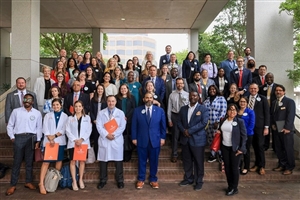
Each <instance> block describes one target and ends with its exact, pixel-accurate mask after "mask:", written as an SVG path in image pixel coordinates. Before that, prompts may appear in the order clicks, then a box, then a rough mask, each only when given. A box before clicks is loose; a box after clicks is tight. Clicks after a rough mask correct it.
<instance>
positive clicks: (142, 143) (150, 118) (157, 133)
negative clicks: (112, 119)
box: [131, 93, 166, 189]
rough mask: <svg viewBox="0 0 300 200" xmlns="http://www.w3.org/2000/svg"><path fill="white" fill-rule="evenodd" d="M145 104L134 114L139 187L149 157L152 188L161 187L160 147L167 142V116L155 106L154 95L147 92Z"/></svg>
mask: <svg viewBox="0 0 300 200" xmlns="http://www.w3.org/2000/svg"><path fill="white" fill-rule="evenodd" d="M143 101H144V103H145V105H144V106H140V107H137V108H135V109H134V112H133V116H132V128H131V137H132V143H133V144H134V145H136V146H137V153H138V181H137V183H136V188H137V189H142V188H143V186H144V181H145V179H146V166H147V159H149V164H150V176H149V181H150V185H151V187H152V188H154V189H157V188H159V184H158V182H157V176H156V174H157V171H158V158H159V152H160V147H161V146H162V145H164V144H165V138H166V116H165V112H164V110H163V109H162V108H160V107H157V106H153V95H152V94H151V93H146V94H145V96H144V99H143Z"/></svg>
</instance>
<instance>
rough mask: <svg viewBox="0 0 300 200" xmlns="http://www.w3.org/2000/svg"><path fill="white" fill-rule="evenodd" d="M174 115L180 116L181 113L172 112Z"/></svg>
mask: <svg viewBox="0 0 300 200" xmlns="http://www.w3.org/2000/svg"><path fill="white" fill-rule="evenodd" d="M171 113H172V114H175V115H179V113H176V112H171Z"/></svg>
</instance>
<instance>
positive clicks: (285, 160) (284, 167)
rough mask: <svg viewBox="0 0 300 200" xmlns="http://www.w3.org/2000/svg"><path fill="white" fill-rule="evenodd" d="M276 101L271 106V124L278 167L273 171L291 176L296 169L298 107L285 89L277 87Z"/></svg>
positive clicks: (280, 86) (281, 86)
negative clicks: (295, 150)
mask: <svg viewBox="0 0 300 200" xmlns="http://www.w3.org/2000/svg"><path fill="white" fill-rule="evenodd" d="M275 94H276V97H277V100H276V101H273V102H272V106H271V124H272V130H273V134H274V143H275V149H276V155H277V158H278V166H277V167H276V168H274V169H273V171H276V172H282V174H283V175H290V174H292V173H293V169H294V168H295V158H294V129H295V128H294V120H295V115H296V105H295V102H294V100H293V99H290V98H288V97H286V96H285V87H284V86H283V85H277V86H276V88H275Z"/></svg>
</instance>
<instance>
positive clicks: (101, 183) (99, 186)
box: [97, 182, 106, 189]
mask: <svg viewBox="0 0 300 200" xmlns="http://www.w3.org/2000/svg"><path fill="white" fill-rule="evenodd" d="M105 185H106V182H100V183H99V185H98V186H97V188H98V189H102V188H103V187H104V186H105Z"/></svg>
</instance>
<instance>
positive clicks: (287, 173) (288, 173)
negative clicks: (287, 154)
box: [282, 169, 293, 175]
mask: <svg viewBox="0 0 300 200" xmlns="http://www.w3.org/2000/svg"><path fill="white" fill-rule="evenodd" d="M292 173H293V171H291V170H288V169H286V170H284V171H283V172H282V174H283V175H291V174H292Z"/></svg>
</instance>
